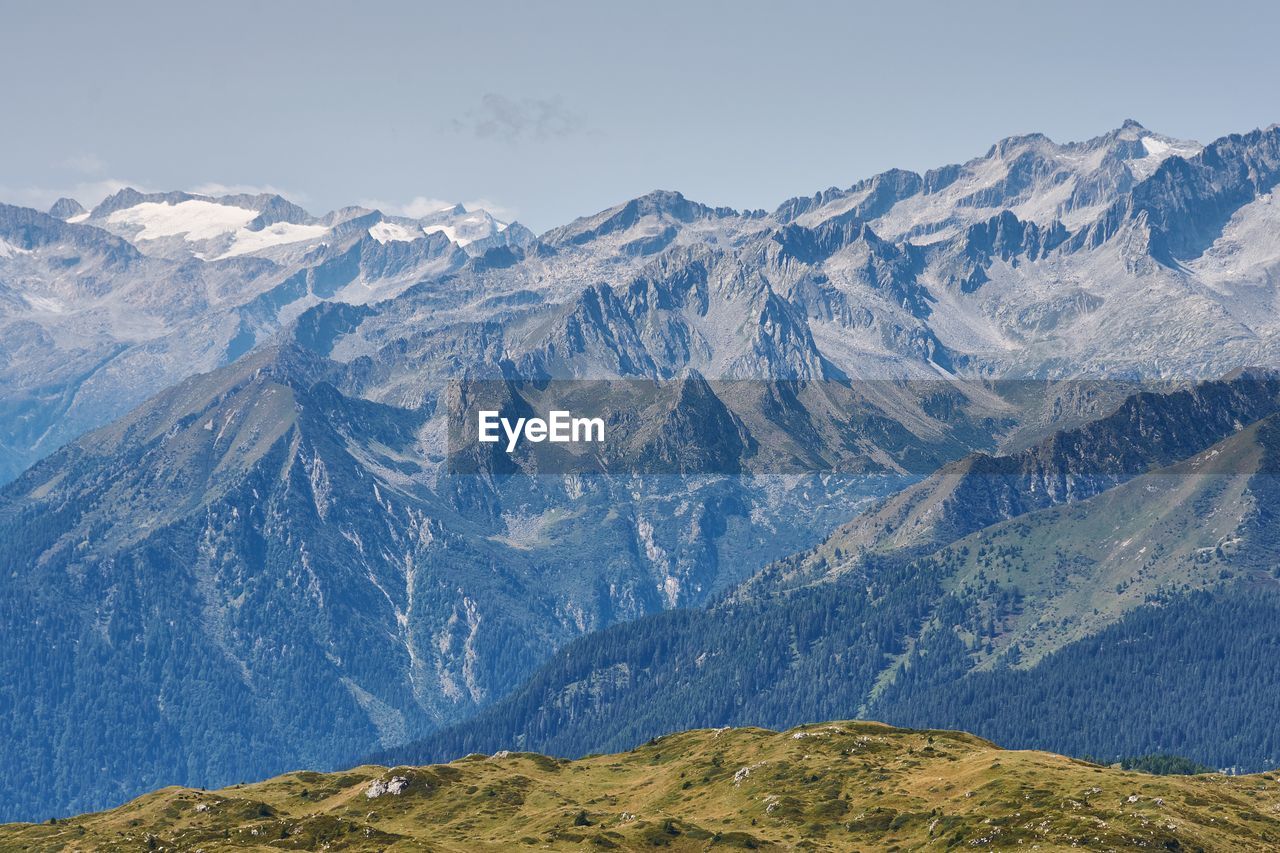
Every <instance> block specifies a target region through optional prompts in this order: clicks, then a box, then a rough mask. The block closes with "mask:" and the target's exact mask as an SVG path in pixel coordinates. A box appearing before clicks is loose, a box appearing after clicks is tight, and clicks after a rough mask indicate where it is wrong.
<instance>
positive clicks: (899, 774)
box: [0, 722, 1280, 851]
mask: <svg viewBox="0 0 1280 853" xmlns="http://www.w3.org/2000/svg"><path fill="white" fill-rule="evenodd" d="M1278 801H1280V776H1277V775H1274V774H1263V775H1259V776H1242V777H1226V776H1220V775H1216V774H1214V775H1202V776H1151V775H1147V774H1143V773H1138V772H1130V771H1123V770H1119V769H1113V768H1106V767H1100V766H1097V765H1093V764H1089V763H1086V762H1081V761H1075V760H1072V759H1068V758H1064V757H1062V756H1059V755H1053V754H1050V753H1043V752H1015V751H1008V750H1002V749H1000V748H998V747H996V746H994V745H993V744H991V743H989V742H987V741H984V740H981V739H979V738H977V737H974V736H972V735H967V734H963V733H957V732H941V731H932V732H929V731H912V730H905V729H894V728H890V727H888V726H883V725H880V724H877V723H860V722H841V723H830V724H821V725H812V726H803V727H800V728H797V729H792V730H791V731H787V732H782V733H776V732H771V731H767V730H764V729H722V730H698V731H690V732H684V733H681V734H676V735H671V736H668V737H664V738H659V739H656V740H654V741H652V742H650V743H649V744H647V745H645V746H643V747H640V748H639V749H636V750H632V751H631V752H626V753H622V754H618V755H606V756H591V757H587V758H584V759H581V760H578V761H567V760H560V759H553V758H547V757H545V756H541V755H536V754H533V753H510V754H507V753H499V754H496V755H493V756H471V757H469V758H465V759H461V760H459V761H455V762H453V763H452V764H447V765H435V766H430V767H397V768H394V769H388V768H383V767H374V766H365V767H358V768H355V769H354V770H350V771H347V772H345V773H311V772H302V773H291V774H288V775H285V776H280V777H277V778H275V779H271V780H268V781H266V782H261V783H257V784H252V785H242V786H236V787H234V788H226V789H223V790H221V791H200V790H194V789H190V788H165V789H163V790H160V791H157V792H155V793H152V794H148V795H146V796H143V797H140V798H138V799H137V800H134V801H133V802H131V803H128V804H126V805H124V806H121V807H120V808H117V809H113V810H112V811H108V812H102V813H99V814H92V815H85V816H81V817H77V818H71V819H67V820H62V821H58V822H57V823H49V824H42V825H30V824H9V825H6V826H2V827H0V850H55V849H64V848H69V849H94V850H195V849H199V850H204V851H214V850H230V849H255V850H278V849H332V850H441V851H476V850H511V849H522V848H526V847H527V848H529V849H555V850H581V849H606V850H607V849H621V850H636V849H650V848H654V847H663V848H666V849H669V850H708V849H725V850H731V849H761V850H767V849H778V850H788V849H803V850H841V851H847V850H903V851H906V850H916V849H927V850H935V849H936V850H945V849H952V848H954V849H973V848H975V847H980V848H982V849H990V848H1013V847H1019V846H1024V845H1025V846H1027V849H1040V850H1065V849H1070V848H1073V847H1077V846H1082V847H1091V848H1095V849H1108V850H1122V849H1138V848H1145V849H1157V850H1186V851H1190V850H1205V851H1214V850H1232V851H1244V850H1275V849H1277V846H1278V845H1280V814H1277V810H1276V804H1277V802H1278Z"/></svg>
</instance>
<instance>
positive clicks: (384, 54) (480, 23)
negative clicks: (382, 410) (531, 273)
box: [0, 0, 1280, 231]
mask: <svg viewBox="0 0 1280 853" xmlns="http://www.w3.org/2000/svg"><path fill="white" fill-rule="evenodd" d="M1277 32H1280V4H1276V3H1273V2H1248V3H1230V2H1216V3H1213V4H1203V3H1200V4H1192V3H1186V4H1183V3H1179V2H1171V0H1162V2H1125V0H1107V1H1106V2H1070V3H1067V2H1059V3H1037V2H1030V0H1023V1H1022V2H957V0H950V2H893V3H890V2H885V3H876V4H871V3H865V4H855V3H850V2H811V3H805V2H790V3H782V2H776V0H775V2H768V3H756V2H746V0H737V2H725V3H718V2H717V3H713V2H704V3H697V2H693V0H685V2H675V3H668V2H654V0H645V2H630V3H625V4H624V3H612V2H603V0H597V2H522V3H519V2H496V1H495V0H485V2H483V3H469V2H466V0H452V2H449V3H447V4H445V3H442V4H435V3H430V2H421V0H420V2H399V0H377V2H366V3H359V4H357V3H341V4H339V3H317V2H311V3H302V2H278V0H270V2H263V0H258V2H251V3H250V2H227V0H220V2H218V3H200V4H196V3H172V2H167V3H159V2H157V3H120V2H111V3H103V2H92V3H90V2H85V3H77V4H72V3H59V2H47V0H46V2H39V3H34V2H21V3H19V2H9V0H2V5H0V79H2V80H3V81H4V83H3V85H2V86H0V127H3V129H4V131H5V132H3V133H0V201H6V202H10V203H18V204H33V205H35V204H38V205H40V206H47V204H48V203H49V202H50V201H52V200H53V198H55V197H56V196H57V195H60V194H64V193H68V194H74V195H76V196H77V197H78V198H79V199H80V200H81V201H82V202H84V203H86V204H91V203H95V202H97V201H98V200H99V199H100V198H101V197H102V196H103V195H104V194H105V193H106V192H108V191H110V190H112V189H115V188H117V187H119V186H121V185H125V184H128V185H133V186H137V187H139V188H142V189H150V190H165V189H198V188H203V189H205V190H208V189H210V188H212V187H215V186H217V185H223V186H228V187H239V186H246V187H271V188H274V189H277V190H279V191H281V192H283V193H284V194H285V195H287V196H289V197H291V198H293V199H294V200H296V201H298V202H300V203H302V204H303V205H304V206H306V207H307V208H309V209H310V210H312V211H313V212H315V213H322V212H324V211H325V210H328V209H330V208H333V207H337V206H341V205H345V204H353V203H365V204H368V203H370V202H377V203H378V204H380V205H382V206H383V207H384V209H388V210H393V211H397V212H399V211H403V210H406V209H407V210H410V211H412V210H413V208H414V207H415V205H414V199H415V198H419V197H421V198H426V199H446V200H450V201H453V200H460V201H464V202H471V201H474V200H485V203H487V204H488V205H489V206H490V207H491V209H496V210H497V212H499V213H502V214H505V215H508V216H510V215H514V216H516V217H517V218H519V219H520V220H521V221H523V222H525V223H526V224H528V225H529V226H530V227H532V228H533V229H534V230H535V231H540V230H543V229H545V228H549V227H551V226H553V225H557V224H560V223H562V222H565V221H567V220H569V219H571V218H573V217H575V216H578V215H583V214H587V213H591V212H594V211H596V210H599V209H601V208H604V207H607V206H609V205H611V204H615V203H617V202H619V201H622V200H625V199H627V198H630V197H633V196H635V195H639V194H641V193H644V192H647V191H649V190H651V189H656V188H664V189H677V190H680V191H681V192H683V193H684V194H685V195H687V196H689V197H691V198H694V199H697V200H699V201H704V202H707V203H712V204H723V205H731V206H734V207H767V208H772V207H773V206H775V205H776V204H778V203H779V202H780V201H782V200H783V199H785V198H788V197H790V196H794V195H800V194H808V193H812V192H814V191H816V190H819V189H823V188H825V187H828V186H832V185H839V186H847V185H849V184H851V183H853V182H854V181H856V180H858V179H860V178H862V177H865V176H867V175H870V174H873V173H875V172H877V171H881V170H883V169H886V168H889V167H891V166H901V167H905V168H910V169H917V170H920V169H925V168H929V167H931V166H936V165H941V164H943V163H948V162H955V161H959V160H964V159H967V158H969V157H972V156H975V155H978V154H981V153H983V152H984V151H985V150H986V149H987V148H988V147H989V146H990V144H991V143H992V142H993V141H995V140H996V139H998V138H1001V137H1003V136H1008V135H1011V134H1014V133H1024V132H1028V131H1033V130H1038V131H1042V132H1044V133H1047V134H1048V135H1049V136H1051V137H1053V138H1054V139H1057V140H1062V141H1066V140H1071V139H1082V138H1087V137H1090V136H1094V135H1097V134H1099V133H1102V132H1105V131H1106V130H1108V129H1110V128H1113V127H1116V126H1118V125H1119V124H1120V123H1121V122H1122V121H1123V120H1124V119H1125V118H1127V117H1132V118H1136V119H1138V120H1139V121H1141V122H1142V123H1143V124H1145V125H1146V126H1147V127H1149V128H1151V129H1153V130H1157V131H1160V132H1163V133H1167V134H1170V135H1174V136H1182V137H1191V138H1195V139H1199V140H1201V141H1209V140H1211V139H1213V138H1215V137H1217V136H1220V135H1223V134H1225V133H1230V132H1237V131H1246V130H1250V129H1252V128H1254V127H1258V126H1266V125H1268V124H1271V123H1274V122H1277V121H1280V48H1278V47H1277V41H1276V33H1277ZM418 206H421V204H419V205H418Z"/></svg>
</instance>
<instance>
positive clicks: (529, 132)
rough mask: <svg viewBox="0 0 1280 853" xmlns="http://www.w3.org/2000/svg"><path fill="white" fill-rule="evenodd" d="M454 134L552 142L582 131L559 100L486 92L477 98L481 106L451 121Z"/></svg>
mask: <svg viewBox="0 0 1280 853" xmlns="http://www.w3.org/2000/svg"><path fill="white" fill-rule="evenodd" d="M452 127H453V130H454V132H456V133H468V134H471V135H473V136H475V137H476V138H477V139H502V140H505V141H507V142H514V141H516V140H517V139H551V138H555V137H562V136H568V135H570V134H572V133H576V132H578V131H579V130H581V129H582V127H583V123H582V119H581V117H579V116H578V115H577V114H576V113H574V112H573V111H572V110H570V109H569V108H568V107H566V106H565V105H564V102H563V100H562V99H561V98H560V96H558V95H557V96H555V97H553V98H519V99H515V98H508V97H507V96H506V95H499V94H497V93H496V92H488V93H486V94H485V95H484V96H482V97H481V98H480V106H479V107H478V108H477V109H475V110H471V111H469V112H467V113H466V114H465V115H463V116H462V117H461V118H456V119H454V120H453V123H452Z"/></svg>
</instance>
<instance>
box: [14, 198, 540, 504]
mask: <svg viewBox="0 0 1280 853" xmlns="http://www.w3.org/2000/svg"><path fill="white" fill-rule="evenodd" d="M410 226H412V227H413V228H416V229H418V231H417V233H416V235H410V236H411V237H412V239H407V240H401V239H398V238H397V239H388V237H387V234H386V230H385V229H387V228H393V229H403V230H404V231H405V233H408V229H409V227H410ZM396 233H397V234H398V233H399V232H398V231H397V232H396ZM527 239H529V236H528V232H527V230H526V229H524V228H523V226H520V225H519V224H518V223H516V224H510V225H508V224H507V223H502V222H499V221H498V220H496V219H494V218H493V217H492V216H490V215H489V214H488V213H486V212H484V211H467V210H465V209H464V208H462V207H460V206H458V207H453V208H449V209H447V210H443V211H439V212H437V213H434V214H432V215H431V216H429V217H427V218H426V219H424V220H422V221H421V222H417V221H410V220H397V219H395V218H393V217H386V216H384V215H383V214H381V213H380V212H378V211H372V210H365V209H362V208H347V209H344V210H341V211H336V212H334V213H331V214H328V215H327V216H325V217H323V218H321V219H317V218H315V217H312V216H311V215H310V214H308V213H307V212H306V211H304V210H303V209H302V208H300V207H298V206H296V205H294V204H292V203H290V202H288V201H286V200H285V199H283V198H281V197H279V196H271V195H257V196H243V195H240V196H222V197H219V198H212V197H207V196H197V195H192V194H190V193H166V194H143V193H139V192H137V191H134V190H121V191H120V192H118V193H116V194H115V195H113V196H111V197H110V198H107V199H106V200H104V201H103V202H102V203H101V204H99V205H98V206H97V207H95V208H94V209H93V210H92V211H85V210H83V209H82V208H81V207H80V205H79V204H77V203H76V202H74V201H71V200H69V199H63V200H60V201H59V202H58V203H56V204H55V205H54V207H53V209H52V211H51V212H50V214H48V215H46V214H41V213H39V212H37V211H33V210H29V209H23V208H14V207H8V206H0V400H2V401H3V403H4V406H3V408H4V410H5V411H6V412H12V413H13V416H12V417H5V418H3V419H0V450H3V453H0V481H3V480H8V479H10V478H12V477H13V476H14V475H16V474H17V473H18V472H19V471H20V470H22V468H24V467H26V465H28V464H29V463H30V462H31V461H33V460H34V459H37V458H39V457H40V456H42V455H44V454H46V453H48V452H49V451H51V450H53V449H54V448H56V447H58V446H61V445H62V444H64V443H65V442H66V441H67V440H69V439H71V438H74V437H75V436H77V435H79V434H81V433H83V432H84V431H85V430H87V429H91V428H93V427H96V426H99V425H101V424H103V423H106V422H107V421H109V420H111V419H112V418H115V417H118V416H119V415H121V414H123V413H125V412H127V411H128V410H129V409H130V408H132V407H133V406H135V405H137V404H138V403H140V402H142V401H143V400H145V399H146V398H147V397H149V396H151V395H152V394H154V393H156V392H157V391H159V390H161V389H162V388H165V387H167V386H169V385H172V384H174V383H176V382H178V381H180V380H182V379H183V378H185V377H187V376H190V375H192V374H193V373H196V372H201V371H208V370H212V369H214V368H216V367H218V366H220V365H223V364H226V363H228V362H230V361H232V360H234V359H235V358H236V357H238V356H239V355H241V354H243V353H244V352H247V351H248V350H249V349H251V348H252V347H253V346H254V345H255V344H256V343H258V342H260V341H264V340H267V339H269V338H271V337H272V336H273V335H274V334H275V333H276V332H277V331H278V330H279V329H280V328H281V327H282V326H284V325H286V324H287V323H289V322H291V321H292V319H293V318H295V317H296V316H297V315H298V314H299V313H301V312H302V311H304V310H305V309H306V308H308V307H310V306H312V305H314V304H316V303H317V302H322V301H326V300H338V301H343V302H349V303H365V302H370V301H376V300H379V299H385V298H387V297H389V296H394V295H395V294H397V293H399V292H400V291H402V290H404V289H405V288H407V287H409V286H411V285H413V284H415V283H417V282H419V281H423V280H425V279H429V278H432V277H434V276H437V275H439V274H441V273H443V272H447V271H450V270H454V269H458V268H460V267H461V266H463V265H464V264H465V263H466V262H467V259H468V257H469V255H468V254H467V250H464V248H463V245H466V246H467V247H468V249H470V251H472V252H479V251H485V250H486V249H488V248H494V247H496V246H504V245H508V244H517V245H518V244H519V243H520V242H521V241H523V240H527Z"/></svg>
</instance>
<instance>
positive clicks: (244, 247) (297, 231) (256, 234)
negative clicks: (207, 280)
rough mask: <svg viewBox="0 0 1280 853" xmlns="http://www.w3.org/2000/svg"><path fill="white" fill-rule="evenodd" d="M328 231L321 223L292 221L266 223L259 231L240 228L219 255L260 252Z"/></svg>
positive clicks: (231, 255)
mask: <svg viewBox="0 0 1280 853" xmlns="http://www.w3.org/2000/svg"><path fill="white" fill-rule="evenodd" d="M328 232H329V229H328V228H326V227H325V226H323V225H296V224H294V223H292V222H277V223H275V224H274V225H268V226H267V227H266V228H263V229H262V230H261V231H250V230H249V229H247V228H241V229H240V230H238V231H237V232H236V235H235V242H234V243H233V244H232V246H231V248H230V249H228V250H227V251H226V252H224V253H223V254H222V255H220V256H219V257H222V258H233V257H236V256H238V255H248V254H251V253H253V252H260V251H262V250H263V249H270V248H271V247H273V246H283V245H285V244H287V243H300V242H302V241H304V240H314V239H316V238H317V237H323V236H324V235H325V234H327V233H328Z"/></svg>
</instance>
